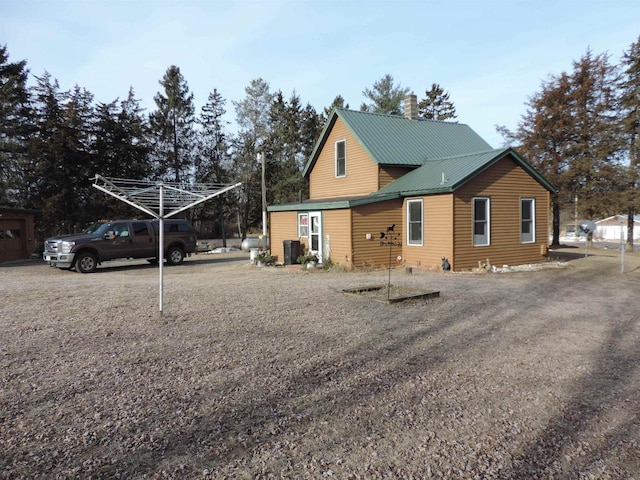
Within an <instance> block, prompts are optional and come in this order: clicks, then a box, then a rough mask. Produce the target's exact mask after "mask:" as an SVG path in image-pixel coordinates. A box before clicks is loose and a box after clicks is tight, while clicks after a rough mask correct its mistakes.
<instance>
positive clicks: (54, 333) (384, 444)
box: [0, 252, 640, 479]
mask: <svg viewBox="0 0 640 480" xmlns="http://www.w3.org/2000/svg"><path fill="white" fill-rule="evenodd" d="M607 255H609V256H607ZM615 255H616V253H615V252H608V253H605V252H600V253H599V254H598V255H596V256H592V257H590V258H587V259H584V258H580V257H581V255H579V254H576V258H575V259H572V260H571V261H569V262H568V264H567V266H565V267H563V268H555V269H544V270H540V271H532V272H516V273H504V274H484V275H473V274H441V273H433V272H414V274H413V275H405V273H404V271H400V270H399V271H398V272H394V273H393V279H392V280H393V283H394V284H397V285H402V286H404V287H406V288H415V289H425V288H426V289H434V290H440V292H441V297H440V298H438V299H432V300H429V301H411V302H408V303H401V304H396V305H386V304H381V303H379V302H375V301H372V300H369V299H366V298H354V297H352V296H347V295H344V294H342V293H341V290H342V289H343V288H349V287H357V286H359V285H371V284H379V283H386V278H387V272H386V271H370V272H352V273H345V272H322V271H313V272H292V271H289V270H285V269H276V268H262V269H258V268H255V267H251V266H249V265H248V255H246V254H223V255H219V256H203V255H198V256H196V257H194V258H192V259H190V260H188V261H187V262H185V264H184V265H182V266H179V267H173V268H166V269H165V280H164V286H165V296H164V300H165V302H164V303H165V305H164V314H163V315H162V316H160V315H159V313H158V275H157V269H156V268H151V267H148V266H146V265H143V264H142V263H140V262H137V263H136V262H134V263H131V264H128V265H121V264H117V265H116V266H112V267H111V268H101V269H99V271H98V272H97V273H95V274H92V275H81V274H78V273H75V272H65V271H60V270H56V269H52V268H49V267H46V266H44V265H43V264H41V263H39V262H29V263H25V264H13V265H0V329H1V332H2V334H1V339H0V341H1V343H0V387H1V396H0V478H7V479H9V478H10V479H19V478H25V479H27V478H28V479H32V478H47V479H48V478H323V477H331V476H333V477H335V478H341V479H344V478H354V479H355V478H367V479H368V478H460V479H462V478H464V479H467V478H484V479H489V478H500V479H507V478H521V479H530V478H597V479H605V478H617V479H633V478H640V476H639V475H638V472H639V471H640V418H639V412H640V367H639V365H640V347H639V345H640V318H639V314H638V312H639V311H640V296H639V292H640V257H639V256H637V255H632V254H628V262H627V270H628V272H627V273H625V274H624V275H621V274H620V273H619V263H618V262H619V260H618V258H617V257H616V256H615Z"/></svg>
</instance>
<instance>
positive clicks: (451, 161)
mask: <svg viewBox="0 0 640 480" xmlns="http://www.w3.org/2000/svg"><path fill="white" fill-rule="evenodd" d="M507 155H511V157H512V158H513V160H514V161H515V162H516V163H517V164H518V165H520V166H521V167H522V168H524V169H525V170H526V171H527V172H528V173H529V174H530V175H531V176H533V177H534V178H535V179H536V180H537V181H538V182H539V183H540V184H541V185H542V186H544V187H545V188H547V189H548V190H550V191H552V192H556V191H557V189H556V188H555V187H554V186H553V185H552V184H551V183H550V182H549V181H548V180H547V179H545V178H544V177H543V176H542V175H541V174H540V173H539V172H538V171H537V170H535V169H534V168H533V167H532V166H531V165H529V163H527V162H526V161H525V160H524V159H523V158H522V157H520V156H519V155H518V154H517V153H516V152H515V151H514V150H513V149H511V148H502V149H496V150H487V151H484V152H475V153H472V154H468V155H459V156H455V157H446V158H439V159H434V160H427V161H426V162H424V164H423V165H422V166H421V167H419V168H416V169H415V170H413V171H411V172H409V173H407V174H406V175H403V176H402V177H400V178H398V179H397V180H395V181H393V182H391V183H390V184H388V185H387V186H385V187H384V188H381V189H380V190H379V191H378V192H376V193H377V194H381V195H389V194H399V195H401V196H408V195H427V194H433V193H443V192H453V191H454V190H456V189H457V188H458V187H460V186H462V185H464V184H465V183H466V182H467V181H468V180H470V179H472V178H473V177H475V176H476V175H478V174H479V173H481V172H482V171H484V170H486V169H487V168H489V167H490V166H492V165H494V164H495V163H496V162H498V161H499V160H501V159H502V158H504V157H506V156H507Z"/></svg>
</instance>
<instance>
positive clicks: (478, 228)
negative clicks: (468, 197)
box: [473, 197, 491, 247]
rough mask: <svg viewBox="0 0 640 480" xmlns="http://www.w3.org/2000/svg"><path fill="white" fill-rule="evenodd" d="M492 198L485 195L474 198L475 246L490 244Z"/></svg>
mask: <svg viewBox="0 0 640 480" xmlns="http://www.w3.org/2000/svg"><path fill="white" fill-rule="evenodd" d="M490 203H491V202H490V200H489V199H488V198H485V197H478V198H474V199H473V246H474V247H483V246H487V245H490V243H491V232H490V226H491V223H490V220H491V219H490V211H491V209H490Z"/></svg>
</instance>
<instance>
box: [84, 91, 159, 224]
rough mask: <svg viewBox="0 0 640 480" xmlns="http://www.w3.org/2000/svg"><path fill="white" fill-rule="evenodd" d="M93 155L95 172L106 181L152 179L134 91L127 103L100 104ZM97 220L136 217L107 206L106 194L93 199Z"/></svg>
mask: <svg viewBox="0 0 640 480" xmlns="http://www.w3.org/2000/svg"><path fill="white" fill-rule="evenodd" d="M95 116H96V118H95V131H94V136H95V140H94V155H95V163H96V165H97V167H96V170H97V171H96V172H94V173H97V174H99V175H102V176H105V177H116V178H130V179H134V180H146V179H149V178H150V176H151V164H150V158H149V153H150V144H149V133H148V129H149V126H148V123H147V120H146V119H145V117H144V115H143V113H142V108H141V107H140V103H139V100H137V99H136V98H135V94H134V92H133V89H130V90H129V94H128V96H127V98H126V99H125V100H122V101H120V102H118V100H114V101H113V102H110V103H99V104H98V106H97V107H96V112H95ZM92 200H93V203H94V207H93V209H94V210H95V211H96V216H97V217H98V218H103V217H112V218H114V217H127V216H132V215H133V216H135V213H134V212H136V211H135V210H134V209H133V207H129V206H127V205H126V204H124V203H122V202H119V201H113V200H112V201H111V202H110V203H109V202H107V201H106V200H105V198H104V194H101V193H99V192H95V194H94V195H93V197H92Z"/></svg>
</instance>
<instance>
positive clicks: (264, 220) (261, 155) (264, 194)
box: [258, 153, 268, 248]
mask: <svg viewBox="0 0 640 480" xmlns="http://www.w3.org/2000/svg"><path fill="white" fill-rule="evenodd" d="M258 158H259V159H260V160H261V162H262V238H263V239H264V241H265V248H267V246H268V245H267V243H266V242H267V186H266V184H265V179H264V177H265V161H264V153H259V154H258Z"/></svg>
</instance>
